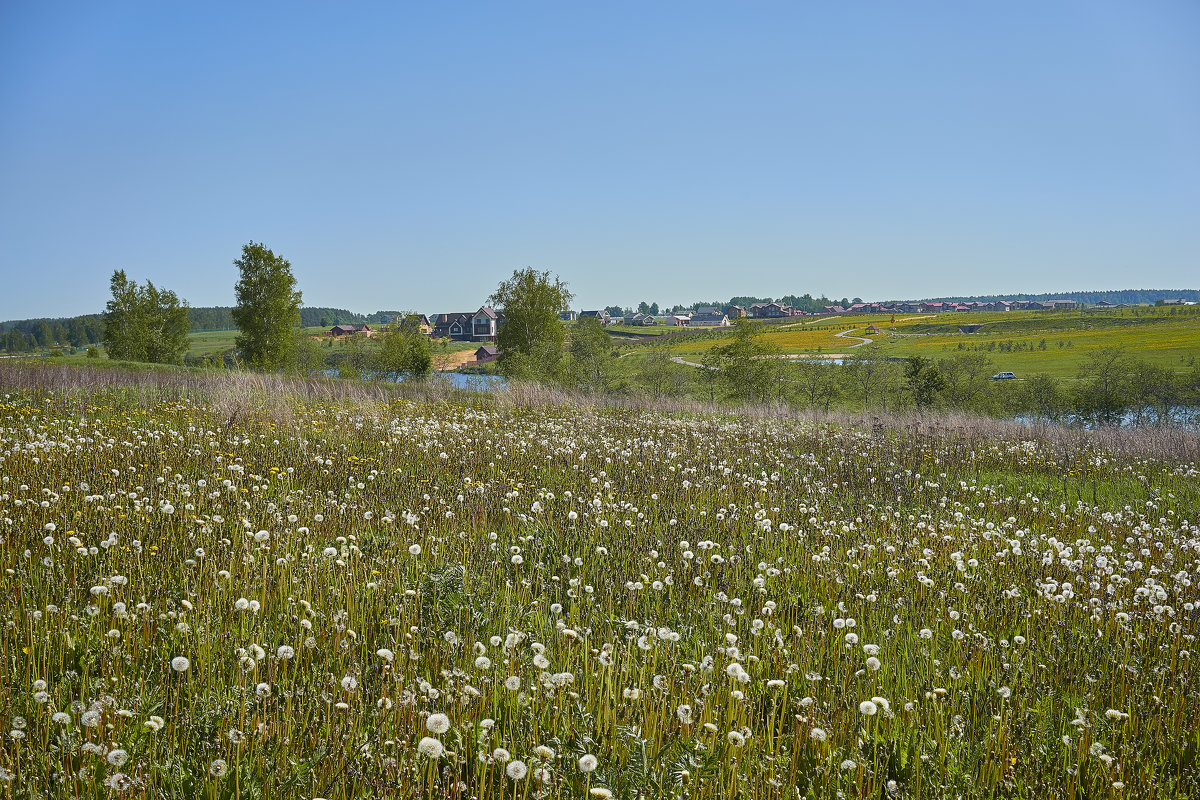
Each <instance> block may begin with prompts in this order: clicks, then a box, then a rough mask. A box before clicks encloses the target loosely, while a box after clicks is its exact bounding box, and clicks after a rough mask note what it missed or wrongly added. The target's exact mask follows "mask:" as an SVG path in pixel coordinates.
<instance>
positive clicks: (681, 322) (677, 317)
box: [667, 314, 692, 326]
mask: <svg viewBox="0 0 1200 800" xmlns="http://www.w3.org/2000/svg"><path fill="white" fill-rule="evenodd" d="M691 319H692V318H691V316H689V315H688V314H671V315H669V316H668V317H667V324H668V325H676V326H686V325H687V324H688V323H689V322H691Z"/></svg>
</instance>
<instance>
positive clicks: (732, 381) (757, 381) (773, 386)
mask: <svg viewBox="0 0 1200 800" xmlns="http://www.w3.org/2000/svg"><path fill="white" fill-rule="evenodd" d="M711 353H712V357H713V359H714V362H713V363H709V362H708V361H705V363H706V364H709V366H716V367H718V368H719V369H720V370H721V375H722V378H723V383H724V384H725V394H726V397H727V398H728V399H730V400H734V401H737V402H749V401H754V402H760V403H762V402H766V401H768V400H771V399H773V398H774V397H775V396H776V395H778V394H779V381H778V377H779V376H778V374H777V373H778V367H779V361H778V360H777V359H776V358H774V356H775V354H776V353H775V349H774V348H773V347H771V346H769V345H767V344H766V343H764V342H763V340H762V338H761V337H760V336H759V323H757V322H753V321H751V320H748V319H744V318H743V319H739V320H737V321H736V322H734V324H733V337H732V340H731V341H730V342H729V343H728V344H724V345H721V346H719V347H714V348H712V350H711Z"/></svg>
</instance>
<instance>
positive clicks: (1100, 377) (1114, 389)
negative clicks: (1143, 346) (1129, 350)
mask: <svg viewBox="0 0 1200 800" xmlns="http://www.w3.org/2000/svg"><path fill="white" fill-rule="evenodd" d="M1129 370H1130V364H1129V358H1128V357H1127V356H1126V355H1125V351H1124V350H1122V349H1121V348H1119V347H1105V348H1102V349H1100V350H1096V351H1095V352H1093V353H1091V354H1090V355H1089V356H1088V357H1087V359H1086V360H1085V361H1084V362H1083V365H1082V366H1081V367H1080V368H1079V381H1078V382H1077V383H1076V385H1075V404H1076V408H1077V410H1078V411H1079V413H1080V415H1081V416H1082V417H1083V418H1084V419H1086V420H1089V421H1091V422H1093V423H1096V424H1098V425H1113V424H1120V422H1121V415H1122V414H1123V413H1124V412H1125V409H1126V408H1128V406H1129V403H1130V400H1131V395H1132V387H1131V385H1130V380H1129Z"/></svg>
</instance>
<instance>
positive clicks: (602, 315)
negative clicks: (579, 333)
mask: <svg viewBox="0 0 1200 800" xmlns="http://www.w3.org/2000/svg"><path fill="white" fill-rule="evenodd" d="M579 318H580V319H589V318H591V319H598V320H600V324H601V325H607V324H608V323H609V317H608V312H607V311H605V310H604V309H600V310H599V311H580V312H579Z"/></svg>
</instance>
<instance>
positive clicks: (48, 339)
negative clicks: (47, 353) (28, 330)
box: [33, 320, 54, 347]
mask: <svg viewBox="0 0 1200 800" xmlns="http://www.w3.org/2000/svg"><path fill="white" fill-rule="evenodd" d="M33 339H34V341H36V342H37V343H38V345H39V346H40V347H52V346H53V345H54V329H53V328H51V327H50V323H49V322H46V320H42V321H41V322H39V323H38V324H37V327H35V328H34V329H33Z"/></svg>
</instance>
